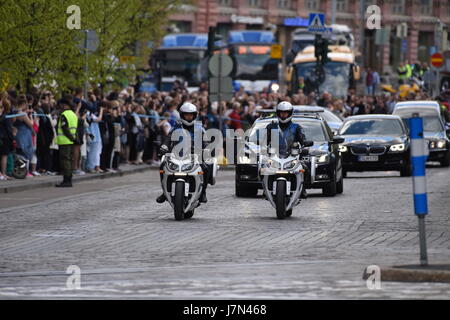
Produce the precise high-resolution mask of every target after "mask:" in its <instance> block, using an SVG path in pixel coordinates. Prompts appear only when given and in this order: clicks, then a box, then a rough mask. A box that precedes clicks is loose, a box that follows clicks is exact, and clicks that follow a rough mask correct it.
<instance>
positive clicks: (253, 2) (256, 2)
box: [247, 0, 262, 8]
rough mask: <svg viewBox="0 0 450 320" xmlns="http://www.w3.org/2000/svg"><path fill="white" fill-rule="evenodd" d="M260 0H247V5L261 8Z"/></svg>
mask: <svg viewBox="0 0 450 320" xmlns="http://www.w3.org/2000/svg"><path fill="white" fill-rule="evenodd" d="M261 2H262V0H247V5H248V6H249V7H253V8H261V5H262V3H261Z"/></svg>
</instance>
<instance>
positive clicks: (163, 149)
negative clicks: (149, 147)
mask: <svg viewBox="0 0 450 320" xmlns="http://www.w3.org/2000/svg"><path fill="white" fill-rule="evenodd" d="M167 152H169V147H167V146H166V145H165V144H163V145H162V146H161V147H160V148H159V152H158V157H160V158H161V157H162V156H163V155H165V154H166V153H167Z"/></svg>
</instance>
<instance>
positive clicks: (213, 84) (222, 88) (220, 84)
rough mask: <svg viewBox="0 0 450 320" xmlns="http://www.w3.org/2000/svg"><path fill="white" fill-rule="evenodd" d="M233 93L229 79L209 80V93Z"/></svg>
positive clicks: (213, 78) (231, 82)
mask: <svg viewBox="0 0 450 320" xmlns="http://www.w3.org/2000/svg"><path fill="white" fill-rule="evenodd" d="M219 92H220V93H233V80H232V79H231V77H221V78H215V77H211V78H209V93H219Z"/></svg>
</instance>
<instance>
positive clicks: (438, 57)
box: [430, 52, 444, 68]
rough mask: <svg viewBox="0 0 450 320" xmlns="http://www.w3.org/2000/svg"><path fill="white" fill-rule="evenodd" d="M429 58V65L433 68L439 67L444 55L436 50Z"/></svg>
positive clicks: (442, 62)
mask: <svg viewBox="0 0 450 320" xmlns="http://www.w3.org/2000/svg"><path fill="white" fill-rule="evenodd" d="M430 60H431V65H432V66H433V67H435V68H440V67H442V65H443V64H444V56H443V55H442V54H441V53H439V52H436V53H435V54H433V55H432V56H431V59H430Z"/></svg>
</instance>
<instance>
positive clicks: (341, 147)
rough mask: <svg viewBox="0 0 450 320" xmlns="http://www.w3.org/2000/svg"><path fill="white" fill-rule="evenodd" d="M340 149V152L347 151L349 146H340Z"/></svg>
mask: <svg viewBox="0 0 450 320" xmlns="http://www.w3.org/2000/svg"><path fill="white" fill-rule="evenodd" d="M339 151H340V152H347V151H348V148H347V147H346V146H339Z"/></svg>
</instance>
